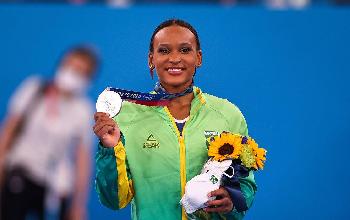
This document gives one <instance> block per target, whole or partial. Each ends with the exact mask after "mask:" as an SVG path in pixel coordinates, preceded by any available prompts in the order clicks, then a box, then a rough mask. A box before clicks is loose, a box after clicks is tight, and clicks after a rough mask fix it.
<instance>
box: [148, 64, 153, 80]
mask: <svg viewBox="0 0 350 220" xmlns="http://www.w3.org/2000/svg"><path fill="white" fill-rule="evenodd" d="M153 69H154V67H153V65H152V64H151V65H149V72H150V74H151V78H152V79H153Z"/></svg>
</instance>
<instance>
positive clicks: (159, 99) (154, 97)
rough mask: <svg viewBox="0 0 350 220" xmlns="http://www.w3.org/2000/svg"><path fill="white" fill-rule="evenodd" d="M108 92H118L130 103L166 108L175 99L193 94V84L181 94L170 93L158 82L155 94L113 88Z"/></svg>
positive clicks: (109, 88)
mask: <svg viewBox="0 0 350 220" xmlns="http://www.w3.org/2000/svg"><path fill="white" fill-rule="evenodd" d="M106 90H108V91H113V92H116V93H118V94H119V95H120V97H121V98H122V99H123V100H126V101H130V102H133V103H136V104H140V105H147V106H166V105H167V104H169V101H170V100H171V99H173V98H177V97H181V96H184V95H186V94H189V93H192V92H193V83H192V84H191V85H190V86H189V87H187V88H186V89H185V91H183V92H180V93H168V92H167V91H166V90H165V89H164V87H163V86H162V85H161V84H160V83H159V82H157V83H156V86H155V88H154V92H155V93H143V92H135V91H132V90H125V89H118V88H113V87H108V88H106Z"/></svg>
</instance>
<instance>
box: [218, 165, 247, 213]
mask: <svg viewBox="0 0 350 220" xmlns="http://www.w3.org/2000/svg"><path fill="white" fill-rule="evenodd" d="M231 166H232V167H233V169H234V175H233V176H232V177H231V178H230V177H227V176H225V175H223V179H222V181H223V187H224V188H225V189H226V190H227V192H228V193H229V194H230V197H231V200H232V202H233V204H234V207H235V208H236V210H237V211H238V212H242V211H246V210H248V206H247V203H246V200H245V197H244V195H243V193H242V190H241V185H240V182H239V178H242V177H247V176H248V175H249V170H248V169H247V168H246V167H244V166H242V165H241V164H240V161H239V160H233V161H232V164H231ZM229 170H230V169H229ZM229 170H228V171H229ZM228 175H230V174H229V173H228Z"/></svg>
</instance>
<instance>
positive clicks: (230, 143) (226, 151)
mask: <svg viewBox="0 0 350 220" xmlns="http://www.w3.org/2000/svg"><path fill="white" fill-rule="evenodd" d="M241 151H242V137H241V136H240V135H235V134H231V133H228V132H223V133H221V134H220V135H219V136H215V137H211V138H210V139H209V150H208V156H209V157H214V160H217V161H222V160H225V159H237V158H238V157H239V155H240V154H241Z"/></svg>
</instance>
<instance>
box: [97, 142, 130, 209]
mask: <svg viewBox="0 0 350 220" xmlns="http://www.w3.org/2000/svg"><path fill="white" fill-rule="evenodd" d="M124 144H125V140H124V137H123V136H122V138H121V141H119V143H118V144H117V146H115V147H114V148H106V147H103V146H102V145H101V144H99V146H98V152H97V154H96V179H95V188H96V192H97V194H98V197H99V200H100V202H101V203H102V204H103V205H105V206H106V207H108V208H110V209H113V210H117V209H121V208H124V207H126V206H127V205H128V204H129V203H130V201H131V200H132V198H133V197H134V189H133V182H132V179H131V175H130V171H129V168H128V164H127V161H126V153H125V148H124Z"/></svg>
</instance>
